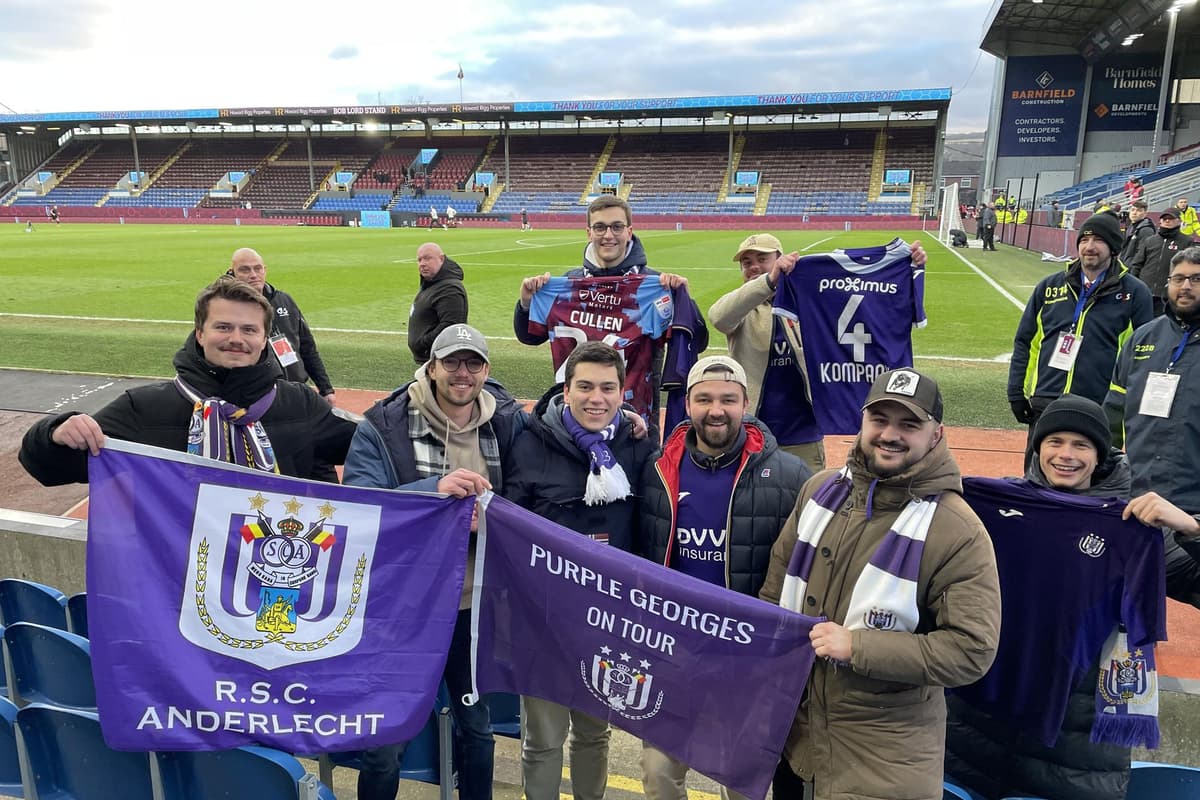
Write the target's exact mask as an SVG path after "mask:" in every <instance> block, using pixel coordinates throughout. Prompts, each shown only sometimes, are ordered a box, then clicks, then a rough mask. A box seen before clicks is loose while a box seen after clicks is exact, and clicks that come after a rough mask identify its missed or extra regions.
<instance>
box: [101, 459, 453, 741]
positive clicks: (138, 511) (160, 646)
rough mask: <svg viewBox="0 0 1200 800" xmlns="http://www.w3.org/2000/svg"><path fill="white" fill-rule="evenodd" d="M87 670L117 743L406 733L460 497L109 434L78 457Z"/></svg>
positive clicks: (427, 682) (427, 664)
mask: <svg viewBox="0 0 1200 800" xmlns="http://www.w3.org/2000/svg"><path fill="white" fill-rule="evenodd" d="M88 474H89V477H90V483H91V507H90V511H89V520H88V551H87V588H88V613H89V623H90V631H91V644H92V670H93V674H94V675H95V680H96V698H97V703H98V705H99V711H100V724H101V727H102V729H103V732H104V738H105V741H107V742H108V744H109V745H110V746H112V747H114V748H116V749H119V750H216V749H225V748H231V747H237V746H240V745H245V744H263V745H268V746H271V747H278V748H280V749H283V750H288V751H290V752H310V753H312V752H326V751H331V750H352V749H361V748H364V747H369V746H374V745H382V744H388V743H395V742H402V741H407V740H409V739H411V738H413V737H414V736H416V734H417V733H418V732H419V731H420V729H421V727H422V726H423V725H424V724H425V723H426V721H427V720H428V719H429V713H430V710H431V709H432V708H433V702H434V695H435V692H436V690H437V686H438V683H439V681H440V680H441V676H442V670H443V667H444V666H445V661H446V652H447V650H448V649H449V646H450V636H451V633H452V631H453V628H454V622H455V618H456V616H457V613H458V602H459V598H460V592H461V587H462V581H463V574H464V572H465V568H466V557H467V542H468V539H469V529H470V519H471V511H472V505H473V503H472V501H451V500H447V499H445V498H442V497H439V496H435V495H427V494H414V493H403V492H386V491H381V490H374V489H357V488H351V487H343V486H337V485H334V484H326V483H316V482H312V481H302V480H296V479H292V478H285V477H282V476H279V475H272V474H268V473H263V472H254V471H250V470H246V469H242V468H233V467H229V466H227V465H222V464H219V463H217V462H214V461H210V460H208V459H202V458H197V457H194V456H188V455H185V454H181V453H175V452H171V451H167V450H159V449H157V448H149V447H142V446H139V445H130V444H127V443H124V442H114V441H113V440H111V439H110V440H109V444H108V446H106V447H105V448H104V449H103V450H102V451H101V452H100V455H99V456H98V457H96V458H92V459H91V461H90V463H89V465H88Z"/></svg>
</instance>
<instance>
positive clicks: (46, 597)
mask: <svg viewBox="0 0 1200 800" xmlns="http://www.w3.org/2000/svg"><path fill="white" fill-rule="evenodd" d="M14 622H36V623H37V624H38V625H49V626H50V627H51V628H59V629H61V630H64V631H65V630H66V629H67V596H66V595H65V594H63V593H62V592H60V591H59V590H58V589H55V588H54V587H53V586H46V585H45V584H43V583H34V582H33V581H26V580H21V579H20V578H5V579H3V580H0V625H12V624H13V623H14Z"/></svg>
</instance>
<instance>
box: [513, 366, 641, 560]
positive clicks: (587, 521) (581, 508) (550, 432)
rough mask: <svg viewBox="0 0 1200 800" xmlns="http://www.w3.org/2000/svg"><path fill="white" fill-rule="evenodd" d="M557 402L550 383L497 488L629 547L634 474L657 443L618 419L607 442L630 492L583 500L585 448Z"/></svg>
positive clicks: (633, 528) (567, 524)
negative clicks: (596, 501) (607, 499)
mask: <svg viewBox="0 0 1200 800" xmlns="http://www.w3.org/2000/svg"><path fill="white" fill-rule="evenodd" d="M562 408H563V395H562V386H555V387H554V388H552V389H551V390H550V391H549V392H547V393H546V395H545V396H544V397H542V399H541V400H540V401H538V404H537V407H536V408H535V409H534V411H533V415H532V416H531V417H530V419H529V427H528V428H526V430H525V432H524V433H522V434H521V436H520V437H519V438H518V439H517V443H516V445H515V446H514V447H513V449H512V451H511V452H510V453H509V455H508V458H506V459H505V462H504V463H505V467H504V468H505V476H504V491H503V492H502V494H503V495H504V496H505V497H506V498H508V499H509V500H512V501H513V502H514V503H516V504H518V505H520V506H521V507H522V508H527V509H529V510H530V511H533V512H534V513H535V514H538V515H540V516H542V517H545V518H546V519H548V520H550V521H551V522H557V523H558V524H559V525H562V526H563V527H564V528H570V529H571V530H573V531H578V532H579V533H582V534H585V535H587V536H591V537H592V538H594V539H598V540H602V541H603V540H605V539H607V541H608V543H609V544H610V545H612V546H613V547H617V548H620V549H621V550H625V551H626V552H633V549H634V542H635V541H636V540H637V524H638V510H639V505H640V503H641V497H640V496H639V495H640V487H639V486H638V478H639V476H641V474H642V469H643V468H644V467H645V465H646V464H647V463H649V462H650V461H651V460H652V459H653V458H654V455H655V452H656V450H657V446H656V445H655V444H654V442H653V441H651V439H650V437H647V438H645V439H640V440H639V439H634V438H633V433H632V429H631V427H630V424H629V422H628V421H627V420H622V421H621V427H620V429H619V430H618V431H617V435H616V438H615V439H613V441H612V442H610V443H609V447H610V448H611V449H612V452H613V455H614V456H615V457H616V459H617V462H618V463H619V464H620V465H621V468H622V469H624V470H625V475H626V477H628V478H629V483H630V485H631V486H632V487H633V491H634V494H633V495H631V496H630V497H627V498H625V499H624V500H618V501H616V502H615V503H607V504H605V505H597V506H589V505H587V504H586V503H584V502H583V493H584V489H585V488H586V486H587V476H588V469H589V463H590V462H589V458H588V454H587V453H585V452H584V451H582V450H580V449H579V447H578V446H577V445H576V444H575V440H574V439H573V438H571V434H569V433H568V432H567V429H566V427H565V426H564V424H563V421H562Z"/></svg>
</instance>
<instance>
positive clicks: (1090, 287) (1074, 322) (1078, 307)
mask: <svg viewBox="0 0 1200 800" xmlns="http://www.w3.org/2000/svg"><path fill="white" fill-rule="evenodd" d="M1107 274H1108V270H1104V271H1103V272H1101V273H1100V274H1099V275H1097V276H1096V280H1094V281H1092V282H1091V283H1087V282H1086V281H1085V282H1084V284H1083V291H1081V292H1080V293H1079V300H1078V301H1077V302H1076V303H1075V316H1073V317H1072V318H1071V333H1075V331H1076V330H1077V329H1078V327H1079V317H1080V316H1082V315H1083V309H1084V306H1086V305H1087V301H1088V298H1089V297H1091V296H1092V292H1094V291H1096V287H1098V286H1099V285H1100V284H1101V283H1102V282H1103V281H1104V276H1105V275H1107ZM1080 275H1081V277H1082V273H1081V274H1080Z"/></svg>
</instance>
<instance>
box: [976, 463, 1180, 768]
mask: <svg viewBox="0 0 1200 800" xmlns="http://www.w3.org/2000/svg"><path fill="white" fill-rule="evenodd" d="M963 498H964V499H965V500H966V501H967V503H968V504H969V505H970V506H971V508H972V509H973V510H974V511H975V513H976V514H977V515H978V516H979V519H980V520H981V521H982V522H983V524H984V527H986V528H987V531H988V534H989V535H990V536H991V537H992V546H993V548H994V549H995V551H996V568H997V570H998V572H999V574H1000V599H1001V608H1002V609H1003V611H1004V615H1003V618H1002V620H1001V623H1000V647H999V649H998V650H997V652H996V660H995V661H994V662H993V663H992V668H991V669H990V670H988V673H987V674H986V675H984V676H983V677H982V678H981V679H979V680H978V681H976V682H975V683H973V684H970V685H969V686H964V687H961V688H958V689H954V690H952V691H954V692H955V693H956V694H958V695H959V696H960V697H962V698H963V699H964V700H966V701H967V702H968V703H970V704H971V705H972V706H974V707H976V708H978V709H980V710H982V711H985V712H987V713H989V714H991V715H992V716H994V717H996V718H998V719H1002V720H1007V721H1008V722H1009V723H1011V724H1012V725H1014V726H1015V727H1016V728H1018V729H1020V730H1022V731H1027V732H1029V733H1031V734H1033V735H1036V736H1037V737H1038V738H1039V739H1040V740H1041V741H1042V743H1043V744H1045V745H1047V746H1051V745H1053V744H1054V742H1055V740H1056V739H1057V738H1058V734H1059V729H1060V728H1061V727H1062V722H1063V718H1064V716H1065V714H1066V709H1067V700H1068V698H1069V696H1070V693H1071V687H1072V685H1074V684H1075V683H1076V682H1077V681H1078V680H1080V679H1081V678H1082V677H1083V676H1085V675H1086V674H1087V673H1088V671H1089V670H1090V669H1091V668H1092V667H1093V666H1094V665H1095V664H1096V662H1097V660H1099V658H1100V656H1101V654H1102V653H1101V651H1102V650H1103V649H1104V643H1105V640H1106V639H1107V638H1108V636H1109V634H1111V633H1112V632H1113V629H1114V628H1116V626H1117V624H1118V623H1121V624H1123V625H1125V627H1126V629H1127V630H1128V634H1129V644H1130V646H1131V647H1138V646H1141V645H1146V644H1149V643H1152V642H1156V641H1162V640H1164V639H1166V638H1167V623H1166V574H1165V572H1166V569H1165V567H1164V564H1163V542H1162V533H1161V532H1160V531H1159V530H1158V529H1156V528H1148V527H1146V526H1145V525H1142V524H1141V523H1140V522H1137V521H1136V520H1122V519H1121V512H1122V511H1123V510H1124V508H1125V503H1124V501H1121V500H1117V499H1114V498H1102V497H1085V496H1081V495H1075V494H1066V493H1064V492H1058V491H1055V490H1053V489H1046V488H1042V487H1040V486H1036V485H1034V484H1032V483H1029V482H1028V481H1014V480H994V479H991V478H964V479H963Z"/></svg>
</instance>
